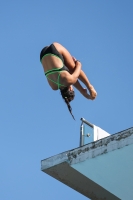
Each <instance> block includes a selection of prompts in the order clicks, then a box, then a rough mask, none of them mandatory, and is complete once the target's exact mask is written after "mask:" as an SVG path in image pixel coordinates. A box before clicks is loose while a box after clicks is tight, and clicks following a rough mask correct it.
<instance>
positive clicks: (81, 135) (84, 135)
mask: <svg viewBox="0 0 133 200" xmlns="http://www.w3.org/2000/svg"><path fill="white" fill-rule="evenodd" d="M81 121H82V122H81V126H80V147H81V146H83V145H84V137H90V134H89V133H88V134H85V133H84V123H85V124H86V125H88V126H90V127H91V128H94V125H93V124H91V123H90V122H88V121H86V120H85V119H84V118H81Z"/></svg>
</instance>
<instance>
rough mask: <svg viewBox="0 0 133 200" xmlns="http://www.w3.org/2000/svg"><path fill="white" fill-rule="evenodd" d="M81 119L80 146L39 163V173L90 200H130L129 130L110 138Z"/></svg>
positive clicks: (132, 148)
mask: <svg viewBox="0 0 133 200" xmlns="http://www.w3.org/2000/svg"><path fill="white" fill-rule="evenodd" d="M81 120H82V123H81V127H80V146H79V147H77V148H75V149H72V150H68V151H66V152H63V153H60V154H58V155H55V156H52V157H50V158H47V159H44V160H42V161H41V170H42V171H43V172H45V173H46V174H48V175H50V176H52V177H53V178H55V179H57V180H58V181H60V182H62V183H64V184H65V185H67V186H69V187H71V188H73V189H74V190H76V191H77V192H79V193H81V194H83V195H84V196H86V197H88V198H90V199H93V200H105V199H106V200H118V199H122V200H133V192H132V190H133V128H129V129H127V130H123V131H121V132H118V133H116V134H112V135H110V134H108V133H107V132H106V131H103V130H102V129H100V128H99V127H96V126H95V125H93V124H91V123H89V122H88V124H87V121H86V120H84V119H83V118H82V119H81ZM83 125H85V126H88V127H89V126H90V127H89V128H88V129H85V128H84V127H83ZM89 139H90V141H89V142H88V140H89ZM86 141H87V143H86Z"/></svg>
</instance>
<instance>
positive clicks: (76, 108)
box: [0, 0, 133, 200]
mask: <svg viewBox="0 0 133 200" xmlns="http://www.w3.org/2000/svg"><path fill="white" fill-rule="evenodd" d="M0 36H1V37H0V60H1V67H0V86H1V87H0V100H1V104H0V122H1V123H0V161H1V165H0V180H1V181H0V199H2V200H9V199H13V200H18V199H19V200H23V199H32V200H36V199H39V200H43V199H50V200H55V199H63V200H68V199H76V200H84V199H87V198H86V197H84V196H83V195H81V194H79V193H77V192H76V191H74V190H72V189H71V188H69V187H67V186H65V185H63V184H62V183H60V182H58V181H56V180H55V179H53V178H51V177H50V176H48V175H47V174H44V173H43V172H41V170H40V168H41V160H42V159H45V158H48V157H50V156H53V155H56V154H58V153H61V152H64V151H67V150H70V149H73V148H76V147H78V145H79V128H80V123H81V122H80V118H81V117H84V118H85V119H86V120H88V121H89V122H91V123H93V124H95V125H97V126H99V127H101V128H103V129H104V130H106V131H107V132H109V133H111V134H113V133H116V132H119V131H121V130H124V129H127V128H130V127H132V126H133V121H132V113H133V111H132V107H133V92H132V90H133V89H132V87H133V78H132V76H133V1H132V0H127V1H124V0H121V1H120V0H119V1H118V0H112V1H109V0H106V1H105V0H101V1H99V0H95V1H90V0H88V1H71V0H68V1H61V0H57V1H42V0H34V1H31V0H29V1H20V0H18V1H16V0H13V1H9V0H7V1H2V0H1V1H0ZM55 41H56V42H59V43H61V44H62V45H64V46H65V47H66V48H67V49H68V50H69V51H70V53H71V54H72V55H73V56H75V57H76V58H77V59H78V60H80V61H81V62H82V69H83V70H84V71H85V73H86V74H87V76H88V78H89V80H90V82H91V83H92V84H93V85H94V86H95V88H96V90H97V92H98V96H97V99H96V100H95V101H89V100H87V99H85V98H84V97H83V96H81V94H80V93H79V92H78V91H76V97H75V100H74V101H73V102H72V103H71V106H72V109H73V114H74V116H75V118H76V121H74V120H73V119H72V117H71V115H70V114H69V111H68V110H67V107H66V105H65V103H64V102H63V100H62V98H61V96H60V93H59V91H52V90H51V89H50V87H49V86H48V83H47V80H46V78H45V76H44V72H43V68H42V66H41V64H40V61H39V54H40V51H41V49H42V48H43V47H44V46H46V45H49V44H51V43H52V42H55Z"/></svg>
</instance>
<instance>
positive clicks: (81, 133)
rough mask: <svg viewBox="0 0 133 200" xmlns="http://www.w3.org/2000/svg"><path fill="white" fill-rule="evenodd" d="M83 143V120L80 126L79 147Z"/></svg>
mask: <svg viewBox="0 0 133 200" xmlns="http://www.w3.org/2000/svg"><path fill="white" fill-rule="evenodd" d="M83 145H84V124H83V121H82V123H81V126H80V147H81V146H83Z"/></svg>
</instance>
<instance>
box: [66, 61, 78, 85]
mask: <svg viewBox="0 0 133 200" xmlns="http://www.w3.org/2000/svg"><path fill="white" fill-rule="evenodd" d="M80 71H81V63H80V62H79V61H76V62H75V69H74V72H73V73H72V74H69V73H68V74H67V75H66V77H65V81H66V82H67V83H68V84H70V85H73V84H75V83H76V81H77V80H78V77H79V74H80Z"/></svg>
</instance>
